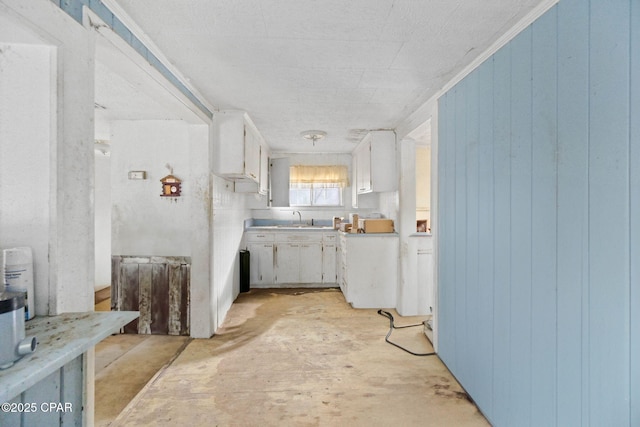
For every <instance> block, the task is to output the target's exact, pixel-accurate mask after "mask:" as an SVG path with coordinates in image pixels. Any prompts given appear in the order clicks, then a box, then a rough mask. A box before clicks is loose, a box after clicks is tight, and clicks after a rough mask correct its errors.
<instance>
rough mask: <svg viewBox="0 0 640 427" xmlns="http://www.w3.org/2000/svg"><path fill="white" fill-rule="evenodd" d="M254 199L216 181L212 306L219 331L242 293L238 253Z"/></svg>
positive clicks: (214, 188) (214, 182)
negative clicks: (249, 201)
mask: <svg viewBox="0 0 640 427" xmlns="http://www.w3.org/2000/svg"><path fill="white" fill-rule="evenodd" d="M252 197H253V196H252V195H247V194H243V193H234V192H233V183H232V182H229V181H226V180H224V179H222V178H220V177H217V176H214V177H213V185H212V207H213V257H212V265H213V283H214V293H213V294H212V304H215V308H216V312H215V317H214V323H215V329H217V328H218V327H219V326H220V324H221V323H222V320H223V319H224V318H225V316H226V314H227V312H228V311H229V308H230V307H231V304H232V303H233V301H234V300H235V299H236V297H237V296H238V293H239V292H240V278H239V262H238V261H239V259H238V253H239V250H240V249H241V247H240V243H241V241H242V234H243V232H244V220H245V219H247V218H250V217H251V211H250V210H249V209H248V208H247V207H246V206H247V199H248V198H252ZM216 299H217V301H216ZM215 329H214V330H215Z"/></svg>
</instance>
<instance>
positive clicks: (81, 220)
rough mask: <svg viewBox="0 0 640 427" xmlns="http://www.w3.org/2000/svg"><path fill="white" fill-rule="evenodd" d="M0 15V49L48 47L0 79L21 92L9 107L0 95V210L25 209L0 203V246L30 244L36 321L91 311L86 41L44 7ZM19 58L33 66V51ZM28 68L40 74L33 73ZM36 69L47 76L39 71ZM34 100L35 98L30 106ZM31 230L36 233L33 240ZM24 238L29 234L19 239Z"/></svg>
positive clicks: (1, 6) (36, 1) (6, 5)
mask: <svg viewBox="0 0 640 427" xmlns="http://www.w3.org/2000/svg"><path fill="white" fill-rule="evenodd" d="M0 12H2V13H0V42H3V43H5V44H14V43H16V44H25V43H26V44H38V45H41V46H44V47H42V49H44V50H49V56H48V57H47V59H46V60H44V59H43V58H44V57H45V56H46V55H45V56H41V55H40V54H38V55H37V56H38V57H40V60H36V63H33V62H31V63H30V64H23V65H22V66H20V67H19V69H20V72H19V73H18V74H16V73H15V72H14V73H13V76H12V77H11V79H9V78H6V80H5V75H4V72H2V75H3V77H0V79H2V80H3V81H4V82H5V84H6V83H8V84H9V87H12V88H15V89H17V90H18V92H16V93H14V95H13V96H12V97H13V98H14V99H13V100H12V102H10V103H8V104H7V103H4V102H6V101H8V99H9V98H5V94H8V93H9V92H7V91H5V90H4V89H3V90H2V97H0V98H2V99H3V100H2V101H0V104H1V105H4V108H5V109H6V111H3V114H2V116H1V118H0V120H1V121H2V126H0V127H3V128H5V125H6V126H8V127H6V128H5V129H8V132H9V133H8V134H5V135H2V138H0V147H1V148H0V149H1V150H2V160H1V161H2V174H3V175H2V178H3V179H2V182H0V186H1V187H0V190H1V191H0V194H1V195H2V199H3V200H4V201H3V202H2V203H5V201H6V202H9V201H10V199H11V198H13V199H14V200H16V201H17V200H20V202H19V203H25V204H22V205H21V207H20V208H19V209H18V210H15V208H16V207H17V206H18V205H17V204H14V205H13V207H5V206H2V216H1V217H0V223H1V224H2V225H0V233H1V235H0V238H1V239H2V243H1V244H2V245H3V246H4V245H5V244H6V245H8V246H13V245H15V244H26V245H29V246H32V247H34V255H35V274H36V291H35V293H36V295H35V299H36V314H37V315H44V314H58V313H61V312H69V311H87V310H91V309H92V307H93V292H92V291H93V276H94V273H93V258H94V244H93V236H94V230H93V179H94V176H93V175H94V173H93V171H94V158H93V156H94V155H93V122H92V120H93V74H92V72H93V51H92V38H91V37H90V36H88V35H87V32H86V30H85V29H84V28H83V27H81V26H79V25H77V23H75V22H74V21H73V20H72V19H71V18H69V16H68V15H66V14H65V13H64V12H62V11H61V10H60V9H59V8H58V7H57V6H55V5H54V4H53V3H52V2H50V1H47V0H33V1H30V2H28V4H25V3H24V2H22V1H18V0H3V1H2V2H1V3H0ZM57 46H64V49H57ZM32 47H33V46H32ZM22 48H24V49H27V47H21V49H22ZM5 52H6V51H5ZM24 52H25V53H26V52H27V51H26V50H25V51H24ZM25 58H31V59H28V61H32V60H35V58H34V57H33V56H32V55H30V54H27V55H26V56H25ZM3 59H5V58H3ZM45 62H46V64H45ZM5 65H7V64H3V67H4V66H5ZM32 65H33V66H36V69H39V72H36V73H33V72H34V71H35V69H34V70H31V69H30V66H32ZM42 66H44V67H45V69H41V68H39V67H42ZM25 78H26V79H25ZM16 79H17V80H16ZM41 79H44V80H41ZM20 80H21V82H19V83H18V84H16V82H17V81H20ZM34 95H37V98H33V99H29V97H32V96H34ZM7 107H8V108H7ZM46 111H48V113H47V112H46ZM13 114H15V116H12V115H13ZM25 120H27V122H25ZM45 128H46V129H45ZM11 129H13V130H11ZM34 132H35V133H37V135H36V134H34ZM33 138H36V139H33ZM20 146H22V147H24V148H26V149H28V150H29V152H28V156H27V157H25V153H23V154H19V155H18V153H17V151H15V152H14V154H11V152H12V150H14V149H19V148H18V147H20ZM5 153H7V154H6V156H5ZM16 155H17V157H15V156H16ZM12 156H14V157H12ZM5 162H6V163H5ZM5 174H9V176H16V177H22V178H24V179H20V180H19V181H20V183H21V184H20V185H18V186H14V185H9V184H7V181H5V180H4V178H5V176H6V175H5ZM6 177H7V178H8V179H9V177H8V176H6ZM29 199H31V202H28V200H29ZM25 216H26V217H27V218H28V217H29V216H31V219H30V220H29V221H28V224H29V231H27V230H25V231H19V230H20V228H21V227H24V225H20V224H21V223H22V221H23V220H22V218H25ZM36 216H37V218H36ZM32 232H33V233H37V234H30V233H32ZM13 233H15V234H13ZM26 234H29V236H30V237H29V238H25V237H24V236H25V235H26ZM9 236H12V237H9Z"/></svg>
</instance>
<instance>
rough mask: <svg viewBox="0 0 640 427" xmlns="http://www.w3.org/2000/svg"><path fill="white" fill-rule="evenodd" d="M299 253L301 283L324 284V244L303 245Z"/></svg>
mask: <svg viewBox="0 0 640 427" xmlns="http://www.w3.org/2000/svg"><path fill="white" fill-rule="evenodd" d="M299 253H300V264H299V271H300V276H299V280H298V281H299V283H322V243H303V244H301V245H300V252H299Z"/></svg>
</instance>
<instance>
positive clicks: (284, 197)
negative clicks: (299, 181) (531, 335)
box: [269, 157, 289, 207]
mask: <svg viewBox="0 0 640 427" xmlns="http://www.w3.org/2000/svg"><path fill="white" fill-rule="evenodd" d="M270 165H271V172H270V174H269V179H271V201H270V202H271V203H270V204H271V206H272V207H287V206H289V158H288V157H281V158H277V159H271V160H270Z"/></svg>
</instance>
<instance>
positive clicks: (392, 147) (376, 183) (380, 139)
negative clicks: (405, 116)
mask: <svg viewBox="0 0 640 427" xmlns="http://www.w3.org/2000/svg"><path fill="white" fill-rule="evenodd" d="M352 156H353V158H354V162H353V166H354V168H355V169H356V171H355V173H354V176H355V178H356V179H355V182H354V183H353V184H354V185H355V186H356V192H357V194H364V193H371V192H383V191H395V190H397V189H398V177H397V174H396V134H395V132H393V131H386V130H385V131H374V132H370V133H368V134H367V136H365V137H364V139H363V140H362V142H360V144H358V146H357V147H356V149H355V150H354V151H353V153H352Z"/></svg>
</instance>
